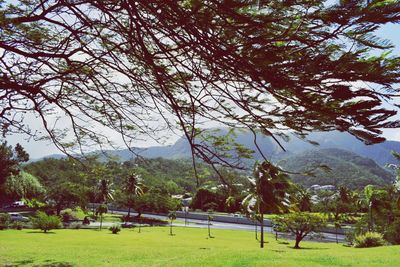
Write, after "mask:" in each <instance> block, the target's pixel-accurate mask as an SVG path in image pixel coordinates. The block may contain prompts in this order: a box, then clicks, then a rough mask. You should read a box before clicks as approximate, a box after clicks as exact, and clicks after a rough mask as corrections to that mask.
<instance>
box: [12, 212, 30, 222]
mask: <svg viewBox="0 0 400 267" xmlns="http://www.w3.org/2000/svg"><path fill="white" fill-rule="evenodd" d="M8 214H9V215H10V218H11V221H13V222H29V218H28V217H25V216H22V215H21V214H19V213H16V212H10V213H8Z"/></svg>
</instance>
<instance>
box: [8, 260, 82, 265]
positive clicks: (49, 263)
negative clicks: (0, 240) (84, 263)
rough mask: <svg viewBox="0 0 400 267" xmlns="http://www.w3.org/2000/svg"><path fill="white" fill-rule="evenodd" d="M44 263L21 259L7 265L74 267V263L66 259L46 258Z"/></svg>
mask: <svg viewBox="0 0 400 267" xmlns="http://www.w3.org/2000/svg"><path fill="white" fill-rule="evenodd" d="M45 262H47V263H44V264H34V265H32V264H33V263H34V261H33V260H20V261H15V262H13V263H11V264H8V265H5V267H17V266H27V265H29V266H34V267H73V266H74V265H73V264H72V263H70V262H66V261H60V262H58V261H52V260H46V261H45Z"/></svg>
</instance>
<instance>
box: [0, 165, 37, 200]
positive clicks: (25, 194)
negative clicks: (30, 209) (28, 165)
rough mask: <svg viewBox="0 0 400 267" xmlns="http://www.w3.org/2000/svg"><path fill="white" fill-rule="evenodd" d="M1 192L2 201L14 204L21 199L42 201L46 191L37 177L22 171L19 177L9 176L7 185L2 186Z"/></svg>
mask: <svg viewBox="0 0 400 267" xmlns="http://www.w3.org/2000/svg"><path fill="white" fill-rule="evenodd" d="M0 192H2V194H1V197H0V201H5V200H7V201H8V202H13V201H17V200H20V199H25V200H31V199H38V198H39V199H40V198H42V197H43V195H44V193H45V189H44V187H43V185H42V184H41V183H40V182H39V180H38V178H37V177H35V176H33V175H31V174H29V173H27V172H24V171H20V172H19V173H18V174H17V175H11V176H9V177H8V178H7V179H6V181H5V183H4V184H3V185H0Z"/></svg>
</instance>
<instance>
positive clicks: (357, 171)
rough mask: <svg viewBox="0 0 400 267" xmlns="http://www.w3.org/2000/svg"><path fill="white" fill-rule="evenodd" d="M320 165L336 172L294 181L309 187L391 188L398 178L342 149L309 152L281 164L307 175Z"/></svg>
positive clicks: (298, 177) (369, 160) (286, 168)
mask: <svg viewBox="0 0 400 267" xmlns="http://www.w3.org/2000/svg"><path fill="white" fill-rule="evenodd" d="M320 164H325V165H328V166H329V167H330V168H331V169H332V170H331V171H330V172H324V171H322V170H317V171H315V177H310V176H304V175H292V179H293V181H294V182H296V183H299V184H302V185H304V186H306V187H309V186H311V185H313V184H319V185H328V184H331V185H335V186H340V185H346V186H347V187H350V188H352V189H355V188H363V187H364V186H366V185H368V184H373V185H380V186H382V185H387V184H390V183H392V182H393V180H394V175H392V174H391V173H389V172H387V171H386V170H384V169H382V168H381V167H380V166H379V165H377V164H376V163H375V162H374V161H373V160H371V159H368V158H365V157H361V156H359V155H357V154H355V153H353V152H349V151H345V150H342V149H315V150H310V151H305V152H302V153H299V154H296V155H294V156H292V157H289V158H287V159H286V160H282V161H280V162H279V165H280V166H282V167H283V168H284V169H285V170H288V171H292V172H305V171H307V170H310V169H312V168H313V167H315V166H317V165H320Z"/></svg>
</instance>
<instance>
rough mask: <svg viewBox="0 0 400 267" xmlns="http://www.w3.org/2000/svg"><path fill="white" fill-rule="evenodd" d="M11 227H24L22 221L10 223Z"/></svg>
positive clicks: (17, 228) (19, 228) (18, 228)
mask: <svg viewBox="0 0 400 267" xmlns="http://www.w3.org/2000/svg"><path fill="white" fill-rule="evenodd" d="M11 228H12V229H16V230H22V228H24V224H23V223H22V222H18V221H15V222H13V223H12V224H11Z"/></svg>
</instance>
